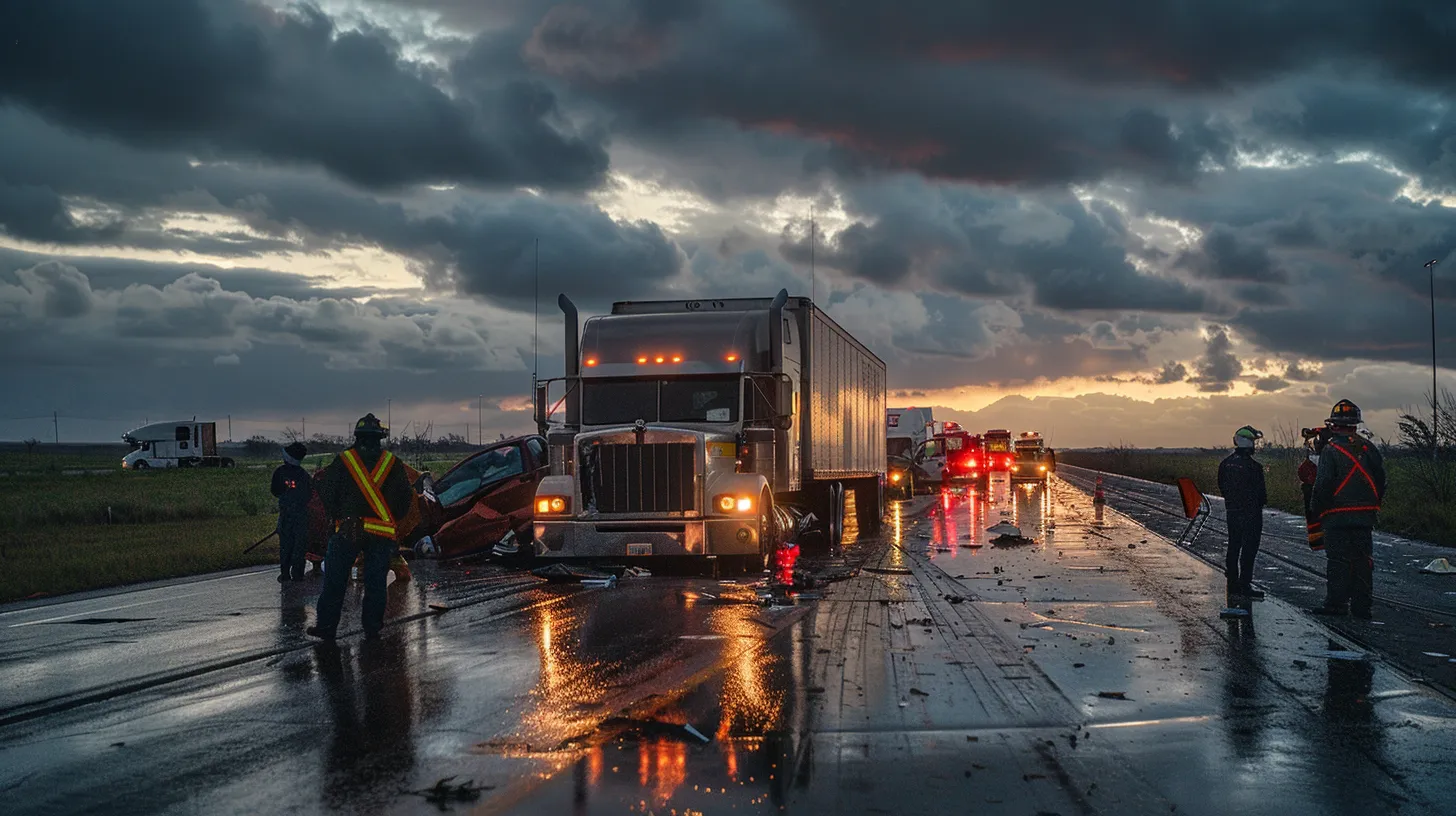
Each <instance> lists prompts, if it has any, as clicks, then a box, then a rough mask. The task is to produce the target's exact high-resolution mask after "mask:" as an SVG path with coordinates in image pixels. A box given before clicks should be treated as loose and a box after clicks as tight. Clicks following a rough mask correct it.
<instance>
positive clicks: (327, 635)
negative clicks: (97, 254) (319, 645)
mask: <svg viewBox="0 0 1456 816" xmlns="http://www.w3.org/2000/svg"><path fill="white" fill-rule="evenodd" d="M303 633H304V634H305V635H308V636H309V637H316V638H318V639H319V640H330V641H331V640H333V639H334V633H333V632H331V631H329V630H327V629H320V628H318V627H317V626H310V627H308V628H307V629H305V630H303Z"/></svg>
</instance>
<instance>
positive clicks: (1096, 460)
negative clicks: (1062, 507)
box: [1057, 449, 1456, 546]
mask: <svg viewBox="0 0 1456 816" xmlns="http://www.w3.org/2000/svg"><path fill="white" fill-rule="evenodd" d="M1227 455H1228V452H1227V451H1223V452H1212V451H1210V452H1207V453H1201V452H1200V453H1170V452H1167V451H1140V450H1135V449H1134V450H1117V451H1095V452H1094V451H1063V452H1058V453H1057V458H1058V459H1059V460H1060V461H1062V462H1066V463H1067V464H1069V465H1076V466H1079V467H1086V468H1093V469H1095V470H1104V471H1108V472H1110V473H1121V474H1123V475H1124V476H1133V477H1136V478H1139V479H1147V480H1148V481H1152V482H1163V483H1165V484H1173V483H1174V482H1175V481H1176V480H1177V479H1178V478H1179V477H1182V476H1186V477H1189V478H1191V479H1193V481H1194V483H1196V484H1197V485H1198V487H1199V489H1200V490H1202V491H1203V492H1205V493H1208V494H1210V495H1215V496H1216V495H1218V463H1219V462H1220V461H1222V460H1223V458H1224V457H1225V456H1227ZM1302 456H1303V452H1302V451H1284V450H1279V449H1270V450H1265V451H1260V452H1259V453H1258V454H1255V458H1256V459H1258V460H1259V461H1260V462H1262V463H1263V464H1264V466H1265V476H1264V479H1265V483H1266V485H1267V486H1268V489H1269V505H1270V506H1271V507H1275V508H1278V509H1280V510H1284V511H1285V512H1289V513H1294V514H1296V515H1303V514H1304V498H1303V494H1302V493H1301V492H1300V490H1299V479H1298V478H1297V477H1296V475H1295V470H1296V469H1297V468H1298V467H1299V463H1300V461H1301V458H1302ZM1385 464H1386V472H1387V475H1388V480H1389V485H1388V487H1387V490H1386V497H1385V503H1384V506H1383V507H1382V508H1381V512H1380V522H1379V525H1378V528H1379V529H1381V530H1386V531H1388V532H1392V533H1396V534H1399V535H1404V536H1409V537H1411V538H1415V539H1419V540H1422V541H1430V542H1433V543H1436V544H1443V545H1446V546H1452V545H1456V506H1452V504H1451V503H1450V502H1445V503H1442V502H1436V501H1431V500H1429V499H1427V498H1426V497H1425V496H1423V495H1422V491H1421V490H1420V488H1419V487H1418V486H1417V485H1416V484H1415V483H1414V480H1413V479H1412V476H1411V473H1410V469H1409V466H1408V463H1407V462H1404V461H1402V460H1401V459H1400V458H1398V457H1397V458H1388V459H1387V460H1386V463H1385Z"/></svg>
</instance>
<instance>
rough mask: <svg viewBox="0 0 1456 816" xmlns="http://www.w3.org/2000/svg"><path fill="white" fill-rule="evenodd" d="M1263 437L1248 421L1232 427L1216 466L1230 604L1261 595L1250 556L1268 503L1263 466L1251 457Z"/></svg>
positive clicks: (1256, 550) (1255, 549) (1256, 549)
mask: <svg viewBox="0 0 1456 816" xmlns="http://www.w3.org/2000/svg"><path fill="white" fill-rule="evenodd" d="M1263 438H1264V434H1263V433H1261V432H1260V431H1259V430H1257V429H1256V428H1254V427H1252V426H1249V425H1245V426H1244V427H1242V428H1240V429H1238V430H1237V431H1234V452H1233V453H1231V454H1229V456H1228V458H1227V459H1224V460H1223V461H1222V462H1220V463H1219V466H1218V492H1219V493H1221V494H1223V506H1224V514H1225V515H1226V516H1227V518H1228V536H1229V537H1228V557H1227V559H1226V560H1225V562H1224V575H1225V576H1226V577H1227V579H1228V595H1229V603H1231V604H1232V603H1233V602H1234V600H1236V599H1239V598H1262V597H1264V593H1263V592H1262V591H1260V590H1257V589H1254V586H1253V583H1252V582H1253V580H1254V557H1255V556H1257V555H1258V554H1259V541H1260V539H1261V538H1263V535H1264V505H1266V504H1268V503H1269V494H1268V492H1267V491H1266V490H1265V484H1264V466H1263V465H1261V464H1259V462H1258V460H1256V459H1255V458H1254V444H1255V443H1256V442H1258V440H1260V439H1263Z"/></svg>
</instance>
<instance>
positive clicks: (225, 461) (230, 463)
mask: <svg viewBox="0 0 1456 816" xmlns="http://www.w3.org/2000/svg"><path fill="white" fill-rule="evenodd" d="M234 464H235V463H234V462H233V460H231V459H229V458H228V457H226V456H224V457H223V458H222V466H223V467H225V468H229V467H232V466H233V465H234Z"/></svg>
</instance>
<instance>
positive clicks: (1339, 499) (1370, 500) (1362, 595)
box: [1310, 400, 1385, 620]
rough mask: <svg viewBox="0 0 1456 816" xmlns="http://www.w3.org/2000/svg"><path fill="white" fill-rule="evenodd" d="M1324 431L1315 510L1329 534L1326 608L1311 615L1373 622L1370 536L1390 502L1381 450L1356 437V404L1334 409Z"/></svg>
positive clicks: (1344, 402) (1342, 404)
mask: <svg viewBox="0 0 1456 816" xmlns="http://www.w3.org/2000/svg"><path fill="white" fill-rule="evenodd" d="M1325 426H1326V427H1328V428H1329V429H1330V431H1331V436H1330V440H1329V442H1327V443H1326V444H1325V446H1324V450H1323V451H1321V452H1320V457H1319V466H1318V469H1317V470H1316V473H1315V478H1314V490H1313V491H1311V492H1312V496H1311V500H1310V509H1311V511H1312V512H1313V513H1314V514H1315V515H1317V517H1318V518H1319V521H1320V527H1321V529H1322V530H1323V531H1324V544H1325V553H1326V555H1327V556H1328V557H1329V566H1328V568H1327V570H1326V588H1325V602H1324V605H1323V606H1318V607H1315V608H1314V609H1313V610H1311V611H1313V612H1314V613H1316V614H1319V615H1343V614H1345V610H1346V607H1347V606H1348V607H1349V612H1350V614H1352V615H1354V616H1355V617H1357V618H1363V619H1365V620H1369V619H1370V603H1371V592H1372V580H1373V573H1374V570H1375V561H1374V555H1373V553H1372V543H1371V530H1372V529H1373V528H1374V527H1375V519H1376V514H1377V513H1379V511H1380V502H1381V500H1382V499H1383V498H1384V497H1385V463H1384V462H1383V461H1382V458H1381V456H1380V451H1379V449H1377V448H1376V447H1375V445H1374V444H1372V443H1371V442H1370V441H1368V440H1366V439H1364V438H1362V437H1361V436H1360V435H1359V434H1358V433H1357V431H1358V429H1359V427H1360V409H1359V408H1358V407H1357V406H1356V405H1355V403H1353V402H1350V401H1349V400H1340V401H1339V402H1337V403H1335V407H1334V409H1332V410H1331V411H1330V418H1329V419H1327V420H1325Z"/></svg>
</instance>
